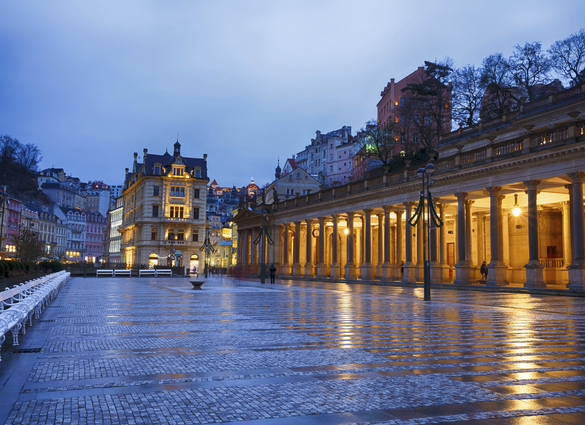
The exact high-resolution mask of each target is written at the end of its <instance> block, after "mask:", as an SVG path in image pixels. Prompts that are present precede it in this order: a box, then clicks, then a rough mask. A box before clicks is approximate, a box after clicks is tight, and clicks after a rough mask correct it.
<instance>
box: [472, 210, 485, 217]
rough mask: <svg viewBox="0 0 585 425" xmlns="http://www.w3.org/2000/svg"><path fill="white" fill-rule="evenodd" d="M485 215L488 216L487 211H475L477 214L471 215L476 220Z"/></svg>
mask: <svg viewBox="0 0 585 425" xmlns="http://www.w3.org/2000/svg"><path fill="white" fill-rule="evenodd" d="M487 214H488V213H487V211H477V212H474V213H473V215H474V216H476V217H478V218H480V217H485V216H486V215H487Z"/></svg>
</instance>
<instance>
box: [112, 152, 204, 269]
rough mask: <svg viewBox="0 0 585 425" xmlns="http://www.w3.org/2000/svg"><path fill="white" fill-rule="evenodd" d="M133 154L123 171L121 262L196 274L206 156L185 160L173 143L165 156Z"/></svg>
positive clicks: (202, 229) (200, 239)
mask: <svg viewBox="0 0 585 425" xmlns="http://www.w3.org/2000/svg"><path fill="white" fill-rule="evenodd" d="M137 159H138V154H137V153H134V164H133V167H132V170H131V171H130V170H129V169H126V179H125V182H124V189H123V193H122V196H123V198H124V214H123V223H122V225H121V227H120V233H121V234H122V241H121V260H122V262H123V263H124V262H125V263H126V265H127V267H132V266H134V265H148V266H149V267H154V266H157V265H173V266H186V267H189V268H190V269H191V270H199V268H200V266H199V262H200V259H201V267H202V266H203V260H202V257H201V255H202V254H201V251H199V248H200V247H201V245H202V243H203V240H204V238H205V229H206V217H205V210H206V190H205V189H206V186H207V183H208V182H209V178H208V177H207V155H203V158H187V157H183V156H182V155H181V145H180V144H179V142H177V143H175V145H174V152H173V155H172V156H171V155H170V154H169V153H168V152H165V154H164V155H152V154H148V151H147V150H146V149H144V157H143V162H142V163H138V161H137Z"/></svg>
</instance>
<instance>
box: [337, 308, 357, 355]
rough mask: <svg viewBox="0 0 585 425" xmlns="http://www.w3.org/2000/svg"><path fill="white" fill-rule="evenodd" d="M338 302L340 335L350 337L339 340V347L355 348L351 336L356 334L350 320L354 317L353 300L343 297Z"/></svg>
mask: <svg viewBox="0 0 585 425" xmlns="http://www.w3.org/2000/svg"><path fill="white" fill-rule="evenodd" d="M337 301H338V302H337V308H336V310H335V311H336V316H337V320H338V322H339V325H338V333H339V334H341V335H347V334H349V335H350V336H342V337H341V338H339V347H340V348H351V347H352V346H353V344H352V343H351V341H352V338H353V336H351V335H352V334H353V332H354V326H353V321H352V320H349V319H348V318H351V317H352V316H353V311H352V304H351V298H350V297H349V296H342V297H338V298H337Z"/></svg>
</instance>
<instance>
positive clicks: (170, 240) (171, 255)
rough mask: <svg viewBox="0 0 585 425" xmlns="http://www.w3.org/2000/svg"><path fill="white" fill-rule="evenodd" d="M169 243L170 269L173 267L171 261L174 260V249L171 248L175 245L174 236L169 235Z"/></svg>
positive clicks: (172, 234)
mask: <svg viewBox="0 0 585 425" xmlns="http://www.w3.org/2000/svg"><path fill="white" fill-rule="evenodd" d="M169 242H170V244H171V248H170V252H169V260H170V261H171V267H173V260H174V259H175V255H174V252H175V249H174V248H173V244H174V243H175V234H174V233H169Z"/></svg>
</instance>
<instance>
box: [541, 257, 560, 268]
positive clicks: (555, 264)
mask: <svg viewBox="0 0 585 425" xmlns="http://www.w3.org/2000/svg"><path fill="white" fill-rule="evenodd" d="M538 261H540V264H542V265H543V266H544V267H546V268H547V269H562V268H564V267H565V260H564V259H563V258H539V259H538Z"/></svg>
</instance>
